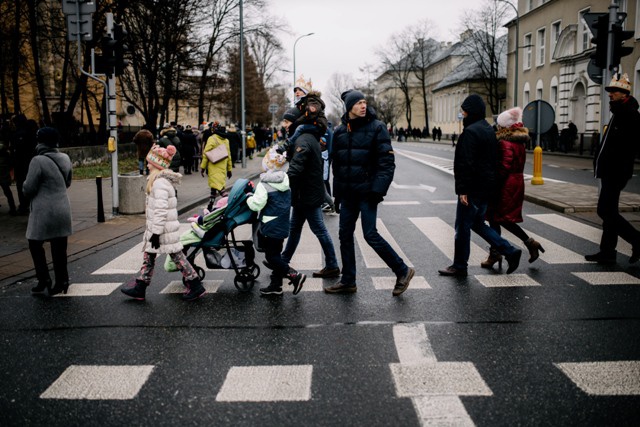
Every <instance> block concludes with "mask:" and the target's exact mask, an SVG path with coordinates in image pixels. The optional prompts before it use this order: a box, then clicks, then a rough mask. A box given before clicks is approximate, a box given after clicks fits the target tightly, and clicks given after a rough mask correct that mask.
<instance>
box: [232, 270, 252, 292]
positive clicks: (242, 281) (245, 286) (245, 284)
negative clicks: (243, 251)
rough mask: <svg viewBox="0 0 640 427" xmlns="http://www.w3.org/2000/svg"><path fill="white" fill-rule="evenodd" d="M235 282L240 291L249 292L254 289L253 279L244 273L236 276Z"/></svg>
mask: <svg viewBox="0 0 640 427" xmlns="http://www.w3.org/2000/svg"><path fill="white" fill-rule="evenodd" d="M233 284H234V285H235V286H236V288H237V289H238V290H239V291H240V292H249V291H250V290H251V289H253V279H251V278H249V277H247V276H246V275H244V274H242V273H240V274H238V275H236V277H234V279H233Z"/></svg>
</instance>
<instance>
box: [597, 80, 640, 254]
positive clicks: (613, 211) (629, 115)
mask: <svg viewBox="0 0 640 427" xmlns="http://www.w3.org/2000/svg"><path fill="white" fill-rule="evenodd" d="M605 90H606V91H607V92H608V93H609V109H610V110H611V119H610V120H609V124H608V125H607V127H606V128H605V130H604V134H603V136H602V142H601V144H600V148H599V150H598V154H597V155H596V157H595V158H594V162H593V164H594V175H595V177H596V178H600V180H601V189H600V195H599V197H598V216H599V217H600V218H601V219H602V238H601V239H600V251H599V252H598V253H595V254H591V255H586V256H585V259H586V260H587V261H592V262H597V263H600V264H614V263H615V262H616V255H617V252H616V246H617V244H618V236H620V237H622V238H623V239H624V240H626V241H627V242H629V243H630V244H631V245H632V247H633V249H632V253H631V257H630V258H629V263H631V264H633V263H636V262H638V260H640V231H638V230H636V229H635V228H634V226H633V225H631V224H630V223H629V221H627V220H626V219H625V218H624V217H623V216H622V215H620V212H619V209H618V203H619V201H620V193H621V192H622V190H623V189H624V187H625V186H626V185H627V182H628V181H629V179H630V178H631V177H632V176H633V166H634V162H635V158H636V155H637V154H638V147H639V145H640V144H639V142H640V141H638V136H637V125H638V123H640V112H638V101H637V100H636V99H635V98H634V97H633V96H631V82H630V81H629V77H628V76H627V75H626V74H623V75H620V74H616V75H614V76H613V78H612V79H611V83H609V85H608V86H606V87H605Z"/></svg>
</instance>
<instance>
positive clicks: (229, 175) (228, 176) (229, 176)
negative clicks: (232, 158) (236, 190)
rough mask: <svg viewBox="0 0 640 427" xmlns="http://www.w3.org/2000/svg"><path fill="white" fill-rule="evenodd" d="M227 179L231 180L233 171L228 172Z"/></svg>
mask: <svg viewBox="0 0 640 427" xmlns="http://www.w3.org/2000/svg"><path fill="white" fill-rule="evenodd" d="M227 178H229V179H231V171H228V172H227Z"/></svg>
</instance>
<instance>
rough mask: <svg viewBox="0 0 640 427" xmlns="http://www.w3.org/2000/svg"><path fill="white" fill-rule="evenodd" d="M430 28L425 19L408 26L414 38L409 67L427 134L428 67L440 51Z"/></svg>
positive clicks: (431, 26) (429, 23)
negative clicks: (414, 80) (414, 81)
mask: <svg viewBox="0 0 640 427" xmlns="http://www.w3.org/2000/svg"><path fill="white" fill-rule="evenodd" d="M430 28H433V24H432V23H431V22H429V21H428V20H426V19H425V20H423V21H421V22H419V23H418V24H416V25H415V26H413V27H411V28H410V33H411V34H413V40H414V49H413V52H411V55H410V60H411V65H412V66H411V68H412V70H413V75H414V76H415V78H416V80H417V81H418V84H419V85H420V97H421V98H422V107H423V109H424V126H425V128H426V129H427V135H428V134H429V102H428V84H429V74H428V68H429V65H431V63H432V62H433V61H434V59H436V57H437V55H438V53H440V43H439V42H437V41H436V40H434V39H432V38H430V37H429V35H430V32H431V31H430Z"/></svg>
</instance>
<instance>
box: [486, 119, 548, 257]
mask: <svg viewBox="0 0 640 427" xmlns="http://www.w3.org/2000/svg"><path fill="white" fill-rule="evenodd" d="M497 122H498V132H497V134H496V136H497V138H498V141H499V143H498V168H497V172H498V182H499V183H500V192H499V194H498V195H497V196H496V198H495V200H494V201H493V202H492V203H491V204H490V206H489V209H488V210H487V219H488V220H489V224H490V225H491V228H493V229H495V230H496V231H497V232H498V233H500V229H501V228H502V227H504V228H505V229H507V230H508V231H510V232H511V233H513V234H514V235H515V236H516V237H518V238H519V239H521V240H522V242H523V243H524V244H525V246H526V247H527V249H528V250H529V262H533V261H535V260H536V259H538V257H539V256H540V253H539V252H544V249H543V248H542V245H540V243H539V242H536V241H535V240H534V239H533V238H532V237H529V236H528V235H527V233H526V232H525V231H524V230H523V229H522V228H520V226H519V225H518V223H519V222H522V203H523V202H524V177H523V175H522V171H523V170H524V163H525V159H526V149H525V148H526V146H527V145H528V144H529V143H530V141H531V138H530V137H529V130H528V129H527V128H525V127H524V125H523V124H522V109H521V108H519V107H515V108H512V109H510V110H507V111H505V112H503V113H502V114H500V115H499V116H498V120H497ZM496 262H497V263H498V266H499V267H500V268H501V267H502V255H500V254H499V253H498V252H497V251H496V250H495V249H494V248H491V250H490V252H489V258H487V259H486V260H485V261H483V262H482V263H481V264H480V265H481V266H482V267H483V268H493V265H494V264H495V263H496Z"/></svg>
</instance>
